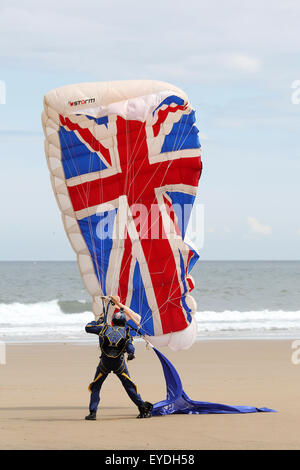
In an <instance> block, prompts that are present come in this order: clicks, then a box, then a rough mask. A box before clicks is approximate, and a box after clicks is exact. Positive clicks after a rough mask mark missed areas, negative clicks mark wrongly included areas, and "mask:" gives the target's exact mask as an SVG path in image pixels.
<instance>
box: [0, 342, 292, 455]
mask: <svg viewBox="0 0 300 470" xmlns="http://www.w3.org/2000/svg"><path fill="white" fill-rule="evenodd" d="M291 345H292V341H289V340H247V341H246V340H245V341H244V340H223V341H219V340H212V341H200V342H197V343H196V344H195V345H194V346H193V347H192V349H191V350H188V351H182V352H180V353H174V352H171V351H170V350H169V349H165V348H163V349H162V352H163V353H164V354H165V355H166V356H167V357H168V358H169V359H170V360H171V361H172V362H173V364H174V366H175V367H176V369H177V370H178V372H179V374H180V376H181V379H182V382H183V386H184V390H185V391H186V393H187V394H188V395H189V396H190V398H192V399H194V400H201V401H212V402H219V403H225V404H229V405H249V406H257V407H262V406H266V407H269V408H274V409H276V410H277V413H254V414H237V415H213V414H211V415H171V416H165V417H155V418H151V419H144V420H137V419H136V415H137V409H136V407H135V405H134V404H133V403H132V402H131V401H130V399H129V398H128V396H127V394H126V392H125V391H124V389H123V388H122V386H121V384H120V382H119V381H118V379H117V378H116V377H115V376H114V375H113V374H111V375H110V376H109V377H108V378H107V380H106V382H105V383H104V385H103V388H102V400H101V403H100V408H99V412H98V419H97V421H94V422H89V421H85V420H84V416H85V415H86V414H87V412H88V402H89V392H88V390H87V386H88V384H89V382H90V381H91V380H92V378H93V375H94V372H95V368H96V365H97V363H98V356H99V350H98V346H97V338H95V343H92V344H71V343H60V344H59V343H45V344H39V343H36V344H8V345H7V361H6V365H0V377H1V386H0V393H1V401H0V449H72V450H74V449H116V442H117V443H119V448H120V449H146V450H147V449H151V450H152V449H169V450H171V449H173V450H174V449H197V450H200V449H299V448H300V433H299V423H300V400H299V398H300V395H299V392H300V364H299V365H295V364H293V362H292V352H293V350H292V347H291ZM136 356H137V357H136V359H135V360H134V361H131V362H130V363H129V370H130V373H131V376H132V378H133V379H134V380H135V382H136V384H137V385H138V389H139V392H140V393H141V395H142V397H143V398H144V399H145V400H149V401H152V402H155V401H159V400H161V399H163V398H164V397H165V384H164V379H163V375H162V370H161V366H160V362H159V361H158V359H157V358H156V356H155V354H154V352H153V351H151V350H147V349H146V348H145V345H144V343H136Z"/></svg>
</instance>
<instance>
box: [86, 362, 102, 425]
mask: <svg viewBox="0 0 300 470" xmlns="http://www.w3.org/2000/svg"><path fill="white" fill-rule="evenodd" d="M106 377H107V374H104V373H103V372H101V369H100V364H99V366H98V367H97V370H96V374H95V378H94V380H93V382H92V383H91V384H90V385H89V391H90V392H91V397H90V405H89V411H90V415H89V416H86V419H96V413H97V409H98V405H99V402H100V390H101V387H102V384H103V382H104V380H105V379H106Z"/></svg>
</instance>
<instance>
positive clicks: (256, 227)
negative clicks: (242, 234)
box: [247, 216, 272, 235]
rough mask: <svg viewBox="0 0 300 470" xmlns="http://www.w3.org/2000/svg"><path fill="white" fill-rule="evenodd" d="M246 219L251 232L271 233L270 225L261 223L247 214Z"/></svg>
mask: <svg viewBox="0 0 300 470" xmlns="http://www.w3.org/2000/svg"><path fill="white" fill-rule="evenodd" d="M247 220H248V225H249V227H250V229H251V231H252V232H254V233H259V234H261V235H271V233H272V227H270V225H264V224H262V223H261V222H260V221H259V220H258V219H256V218H255V217H250V216H248V218H247Z"/></svg>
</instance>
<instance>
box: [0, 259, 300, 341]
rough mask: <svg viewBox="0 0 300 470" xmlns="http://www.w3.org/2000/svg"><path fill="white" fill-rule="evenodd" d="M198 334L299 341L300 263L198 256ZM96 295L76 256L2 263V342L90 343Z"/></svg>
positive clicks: (207, 337)
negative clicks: (87, 284)
mask: <svg viewBox="0 0 300 470" xmlns="http://www.w3.org/2000/svg"><path fill="white" fill-rule="evenodd" d="M191 274H192V276H193V278H194V281H195V289H194V291H193V292H192V295H193V297H194V298H195V300H196V302H197V313H196V320H197V325H198V336H197V339H198V340H199V341H201V340H213V339H259V338H263V339H275V338H276V339H285V338H300V261H201V260H199V261H198V263H197V264H196V265H195V267H194V269H193V272H192V273H191ZM93 318H94V317H93V313H92V304H91V298H90V296H89V294H88V292H87V291H86V289H85V287H84V285H83V283H82V280H81V276H80V274H79V270H78V267H77V263H76V262H75V261H74V262H73V261H67V262H66V261H57V262H55V261H32V262H31V261H24V262H15V261H14V262H0V341H1V342H5V343H23V342H89V341H92V339H91V337H93V335H87V334H86V333H85V329H84V327H85V325H86V323H88V322H89V321H90V320H92V319H93Z"/></svg>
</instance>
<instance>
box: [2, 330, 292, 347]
mask: <svg viewBox="0 0 300 470" xmlns="http://www.w3.org/2000/svg"><path fill="white" fill-rule="evenodd" d="M95 339H96V343H97V338H90V339H84V338H83V339H65V338H62V339H58V338H56V339H43V338H37V339H29V340H24V341H18V340H10V339H9V340H4V339H0V342H1V343H4V344H7V345H9V344H11V345H18V344H20V345H26V344H28V345H34V344H63V343H67V344H78V345H93V344H94V343H95ZM297 339H300V331H299V332H296V333H295V332H294V333H293V334H292V333H291V335H279V336H275V335H269V336H266V335H263V334H262V335H252V336H251V335H245V336H242V335H240V334H236V335H235V334H229V335H216V336H213V335H212V336H208V335H207V336H203V337H198V338H197V339H196V341H195V343H194V344H197V343H203V342H210V341H294V340H297ZM143 341H144V340H143V338H135V337H134V342H135V343H139V342H143ZM192 347H193V346H191V348H192Z"/></svg>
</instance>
